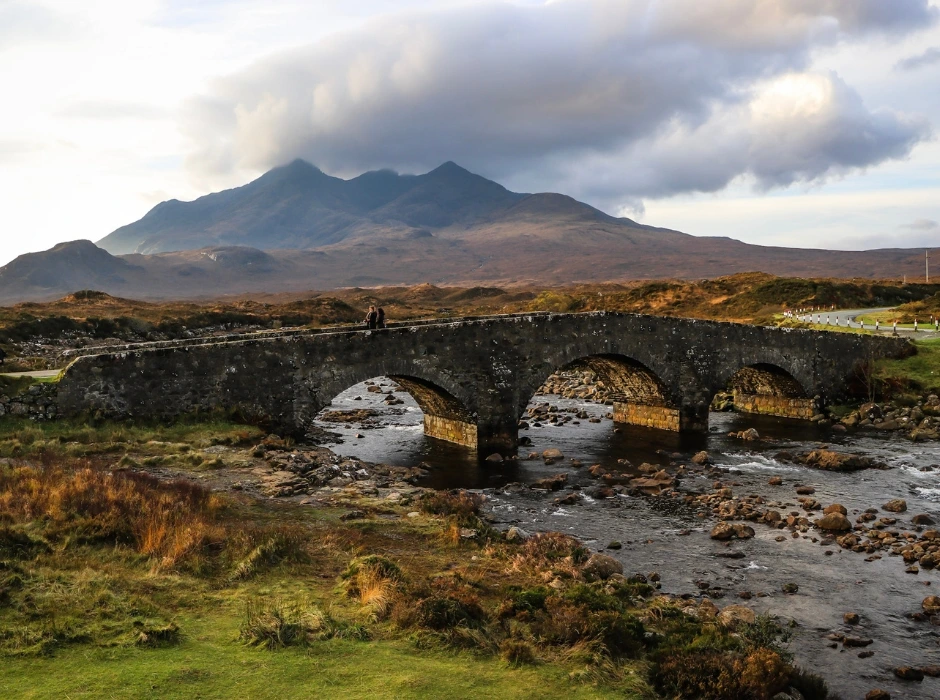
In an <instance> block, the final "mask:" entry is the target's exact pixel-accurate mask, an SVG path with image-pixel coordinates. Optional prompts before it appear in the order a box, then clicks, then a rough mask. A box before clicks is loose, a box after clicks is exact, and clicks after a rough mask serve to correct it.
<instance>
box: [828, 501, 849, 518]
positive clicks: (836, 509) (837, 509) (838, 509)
mask: <svg viewBox="0 0 940 700" xmlns="http://www.w3.org/2000/svg"><path fill="white" fill-rule="evenodd" d="M830 513H842V515H848V514H849V511H847V510H846V509H845V506H844V505H842V504H841V503H833V504H832V505H831V506H826V507H825V508H824V509H823V515H829V514H830Z"/></svg>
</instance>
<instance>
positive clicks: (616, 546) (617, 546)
mask: <svg viewBox="0 0 940 700" xmlns="http://www.w3.org/2000/svg"><path fill="white" fill-rule="evenodd" d="M607 549H623V544H622V543H620V542H618V541H617V540H614V541H613V542H611V543H610V544H608V545H607Z"/></svg>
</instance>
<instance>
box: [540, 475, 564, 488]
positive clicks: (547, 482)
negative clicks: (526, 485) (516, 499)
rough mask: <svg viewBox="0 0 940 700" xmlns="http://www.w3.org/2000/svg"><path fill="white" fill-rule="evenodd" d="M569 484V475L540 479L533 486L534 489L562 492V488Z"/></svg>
mask: <svg viewBox="0 0 940 700" xmlns="http://www.w3.org/2000/svg"><path fill="white" fill-rule="evenodd" d="M567 483H568V475H567V474H556V475H555V476H549V477H546V478H545V479H539V480H538V481H536V482H534V483H533V484H532V488H534V489H546V490H548V491H560V490H561V488H562V487H563V486H564V485H565V484H567Z"/></svg>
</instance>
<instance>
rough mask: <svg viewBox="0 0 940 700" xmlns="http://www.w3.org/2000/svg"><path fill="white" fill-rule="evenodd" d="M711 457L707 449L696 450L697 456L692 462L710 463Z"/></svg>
mask: <svg viewBox="0 0 940 700" xmlns="http://www.w3.org/2000/svg"><path fill="white" fill-rule="evenodd" d="M710 462H711V458H710V457H709V456H708V453H707V452H706V451H705V450H702V451H701V452H696V453H695V456H693V457H692V464H702V465H704V464H709V463H710Z"/></svg>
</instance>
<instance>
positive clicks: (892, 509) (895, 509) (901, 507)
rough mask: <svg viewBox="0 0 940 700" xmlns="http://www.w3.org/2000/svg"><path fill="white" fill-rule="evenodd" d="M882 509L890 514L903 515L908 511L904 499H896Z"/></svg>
mask: <svg viewBox="0 0 940 700" xmlns="http://www.w3.org/2000/svg"><path fill="white" fill-rule="evenodd" d="M881 509H882V510H886V511H888V512H889V513H903V512H904V511H906V510H907V501H905V500H904V499H903V498H895V499H893V500H891V501H888V502H887V503H885V504H884V505H883V506H881Z"/></svg>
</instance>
